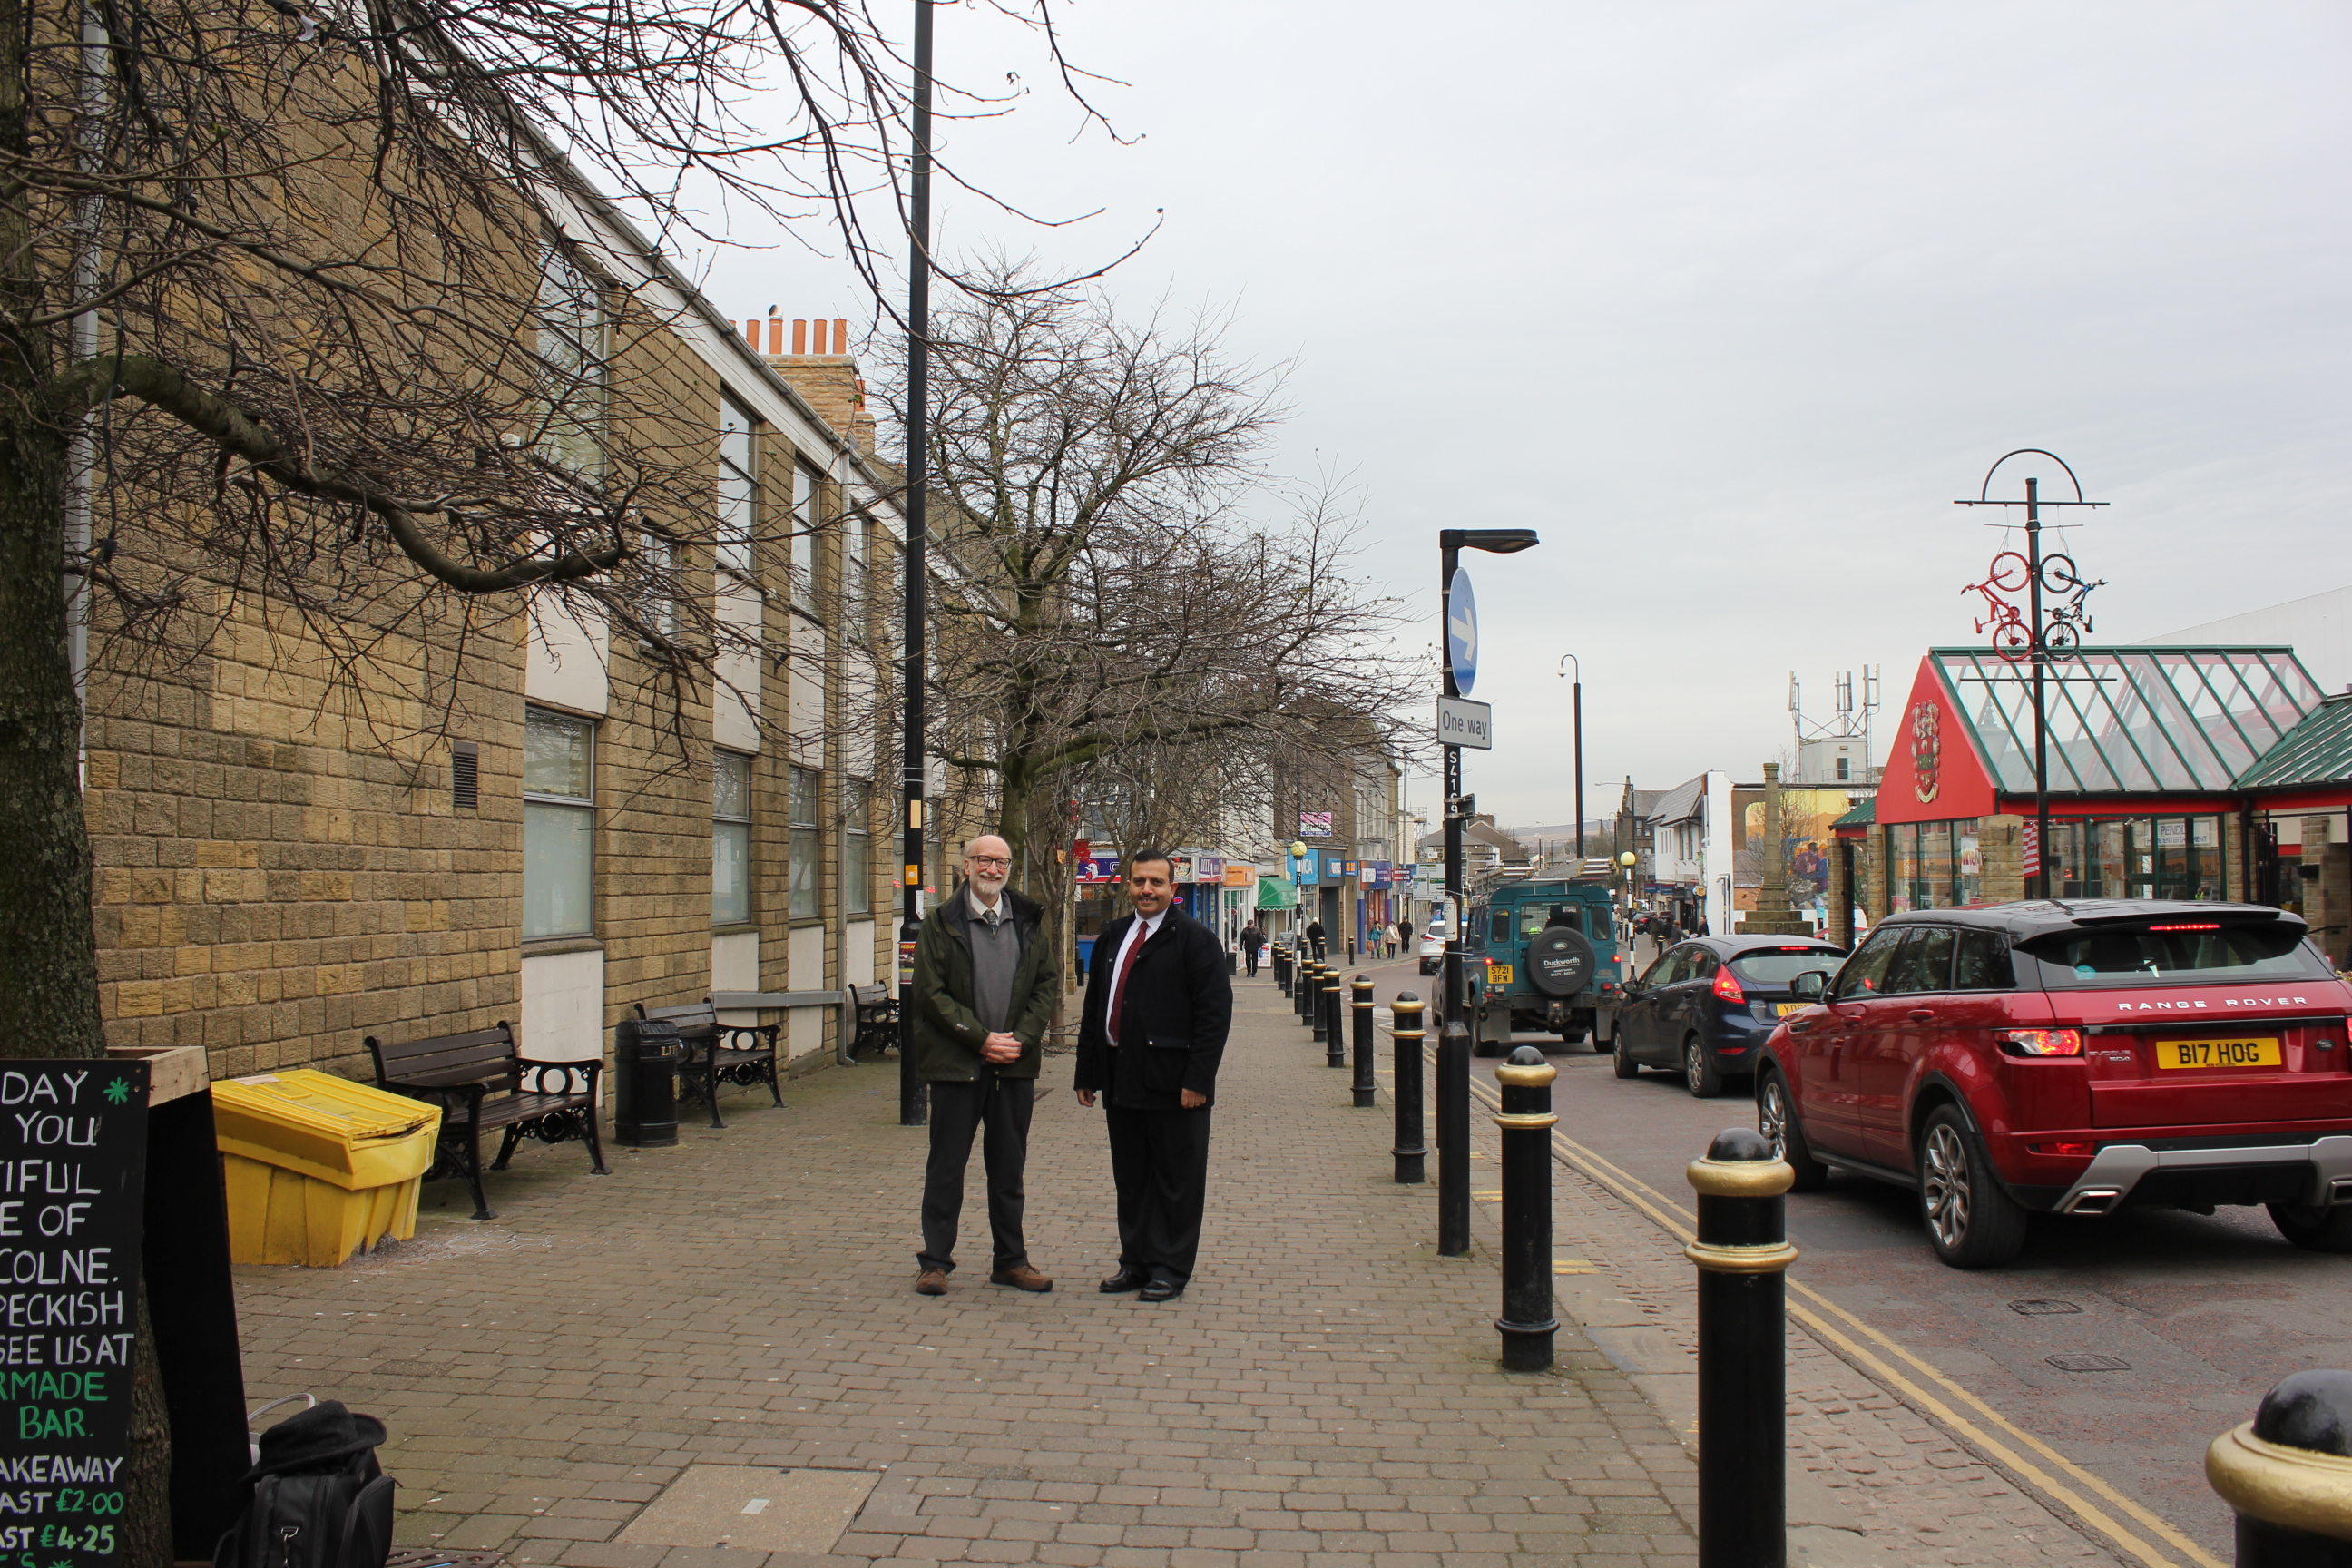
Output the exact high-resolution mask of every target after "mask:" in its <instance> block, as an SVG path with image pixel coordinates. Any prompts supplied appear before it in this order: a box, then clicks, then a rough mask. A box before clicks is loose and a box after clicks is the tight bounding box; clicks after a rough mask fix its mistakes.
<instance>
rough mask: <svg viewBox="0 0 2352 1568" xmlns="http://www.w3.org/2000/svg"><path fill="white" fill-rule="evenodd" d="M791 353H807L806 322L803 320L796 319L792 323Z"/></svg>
mask: <svg viewBox="0 0 2352 1568" xmlns="http://www.w3.org/2000/svg"><path fill="white" fill-rule="evenodd" d="M793 353H796V354H804V353H808V321H806V320H805V319H803V318H798V317H796V318H794V319H793Z"/></svg>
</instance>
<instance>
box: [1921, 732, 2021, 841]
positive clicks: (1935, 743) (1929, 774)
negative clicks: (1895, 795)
mask: <svg viewBox="0 0 2352 1568" xmlns="http://www.w3.org/2000/svg"><path fill="white" fill-rule="evenodd" d="M1942 718H1943V705H1942V704H1940V703H1938V702H1937V700H1935V699H1934V698H1932V697H1929V698H1927V699H1924V700H1921V701H1918V702H1915V703H1913V704H1912V705H1911V793H1912V794H1913V795H1917V796H1918V797H1919V804H1920V805H1932V804H1934V802H1935V799H1936V796H1937V794H1938V793H1939V792H1940V790H1941V788H1942V784H1941V782H1940V781H1939V780H1938V778H1937V774H1938V773H1941V772H1942V770H1943V765H1944V742H1943V737H1942V735H1941V734H1940V733H1938V731H1939V730H1940V729H1941V727H1942V724H1941V721H1942ZM2027 863H2028V864H2029V865H2030V864H2032V861H2031V860H2030V859H2029V860H2028V862H2027Z"/></svg>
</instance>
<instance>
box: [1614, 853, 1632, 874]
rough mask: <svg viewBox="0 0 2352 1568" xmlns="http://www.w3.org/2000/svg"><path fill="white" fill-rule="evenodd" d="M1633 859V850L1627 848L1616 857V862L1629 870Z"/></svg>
mask: <svg viewBox="0 0 2352 1568" xmlns="http://www.w3.org/2000/svg"><path fill="white" fill-rule="evenodd" d="M1634 859H1635V856H1634V854H1633V851H1632V850H1631V849H1628V850H1626V851H1624V852H1623V853H1622V854H1621V855H1619V856H1618V857H1617V864H1619V865H1620V866H1622V867H1624V868H1625V869H1627V870H1628V871H1630V870H1632V869H1633V861H1634Z"/></svg>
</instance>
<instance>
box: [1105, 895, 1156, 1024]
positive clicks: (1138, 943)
mask: <svg viewBox="0 0 2352 1568" xmlns="http://www.w3.org/2000/svg"><path fill="white" fill-rule="evenodd" d="M1138 930H1139V931H1141V934H1140V935H1139V936H1138V937H1137V938H1136V939H1135V941H1134V942H1131V943H1129V946H1128V950H1127V956H1126V957H1125V958H1123V959H1121V960H1120V961H1119V965H1118V977H1117V978H1116V979H1114V980H1113V981H1112V982H1111V983H1110V1019H1109V1025H1110V1043H1111V1044H1112V1045H1114V1046H1115V1045H1117V1044H1118V1019H1119V1015H1120V1013H1121V1012H1123V1011H1124V1010H1125V1009H1126V1006H1127V977H1128V975H1129V973H1132V972H1133V971H1134V969H1135V961H1136V960H1137V959H1139V958H1140V957H1142V956H1143V944H1144V943H1145V942H1150V940H1151V932H1150V930H1149V929H1146V928H1144V927H1142V925H1141V923H1140V917H1138Z"/></svg>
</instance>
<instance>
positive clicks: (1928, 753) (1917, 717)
mask: <svg viewBox="0 0 2352 1568" xmlns="http://www.w3.org/2000/svg"><path fill="white" fill-rule="evenodd" d="M1942 717H1943V715H1942V710H1941V709H1940V708H1939V706H1938V705H1937V701H1936V700H1935V699H1934V698H1932V697H1929V698H1926V699H1924V700H1920V701H1917V702H1915V703H1913V704H1912V705H1911V793H1912V794H1914V795H1917V796H1918V797H1919V804H1920V805H1927V804H1928V803H1929V802H1930V801H1933V800H1934V799H1935V798H1936V793H1937V790H1938V789H1939V788H1940V787H1941V783H1942V781H1941V780H1940V779H1939V778H1938V777H1937V773H1938V772H1939V771H1940V770H1941V768H1942V766H1943V761H1944V742H1943V737H1942V735H1941V734H1940V733H1938V726H1939V725H1940V723H1941V721H1942Z"/></svg>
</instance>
